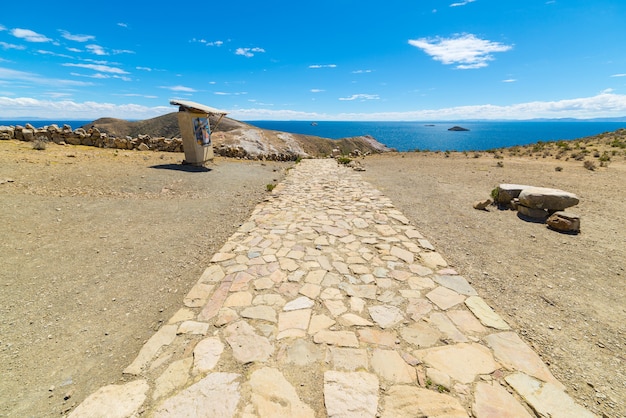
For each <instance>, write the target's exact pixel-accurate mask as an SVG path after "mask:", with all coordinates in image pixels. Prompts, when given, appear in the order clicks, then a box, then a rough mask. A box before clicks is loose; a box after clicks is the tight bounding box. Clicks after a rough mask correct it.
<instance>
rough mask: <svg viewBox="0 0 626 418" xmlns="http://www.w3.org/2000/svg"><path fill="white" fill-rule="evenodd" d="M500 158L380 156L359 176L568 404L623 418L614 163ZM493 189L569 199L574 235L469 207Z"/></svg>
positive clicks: (617, 163)
mask: <svg viewBox="0 0 626 418" xmlns="http://www.w3.org/2000/svg"><path fill="white" fill-rule="evenodd" d="M620 154H621V151H620ZM477 156H479V157H478V158H475V157H477ZM503 157H504V158H501V159H495V158H494V156H493V155H491V154H489V153H480V154H476V155H474V153H469V154H467V155H464V154H462V153H451V154H449V156H448V157H446V156H445V154H444V153H437V154H435V153H404V154H395V155H392V154H390V155H381V156H375V157H368V158H366V159H365V160H363V162H362V164H363V166H364V167H365V169H366V170H367V171H365V172H364V173H363V177H364V178H365V179H366V180H367V181H369V182H370V183H372V184H374V185H375V186H376V187H377V188H378V189H379V190H381V191H382V192H383V193H384V194H386V195H387V196H388V197H389V198H391V200H392V201H393V202H394V204H395V205H396V207H398V208H399V209H400V210H401V211H402V212H403V213H404V214H405V215H406V216H407V217H408V218H409V219H411V221H412V222H414V224H415V225H416V227H417V229H418V230H419V231H420V232H421V233H422V234H423V235H425V236H426V237H427V238H428V239H429V240H430V241H431V243H433V245H434V246H435V248H437V250H438V251H439V252H440V253H441V254H442V255H443V256H444V257H445V258H446V260H447V261H448V263H450V264H451V265H452V266H453V267H455V268H456V269H458V271H459V272H460V273H461V274H462V275H463V276H464V277H465V278H466V279H468V280H469V281H470V283H471V284H472V286H474V288H476V290H477V291H478V293H479V294H480V295H481V296H482V297H483V298H484V299H485V300H486V301H487V302H488V303H489V304H490V305H491V306H492V307H494V308H495V310H496V311H497V312H498V313H500V314H501V316H503V317H504V318H505V320H506V321H507V322H508V323H509V324H510V325H511V326H512V327H513V328H514V329H515V330H516V331H517V332H518V333H519V334H520V336H521V337H522V338H524V339H525V340H526V342H528V343H529V344H530V345H531V346H532V347H533V348H534V349H535V350H536V351H537V352H538V353H539V355H540V356H541V357H542V359H543V360H544V361H545V362H546V363H547V364H549V366H550V369H551V371H552V373H553V374H554V375H555V376H556V377H557V378H558V379H559V380H561V381H562V382H563V383H564V384H565V385H566V386H567V388H568V392H569V393H570V394H571V395H572V396H573V397H574V398H575V399H576V400H577V402H579V403H580V404H582V405H585V406H586V407H588V408H589V409H590V410H591V411H593V412H595V413H596V414H598V415H599V416H606V417H624V416H626V355H625V353H626V228H624V225H626V206H625V200H624V199H625V198H624V196H626V162H625V161H624V157H623V156H620V157H613V158H612V161H611V163H610V164H609V165H608V167H607V168H598V169H596V170H594V171H590V170H588V169H585V168H584V167H583V162H582V161H576V160H573V159H570V160H569V161H564V160H563V159H561V160H557V159H555V158H553V157H551V156H548V157H547V158H543V157H530V156H524V157H518V156H513V157H511V156H508V155H504V156H503ZM498 162H500V165H501V167H499V166H498ZM556 167H561V168H562V171H556V170H555V168H556ZM500 183H516V184H528V185H534V186H544V187H554V188H559V189H562V190H566V191H570V192H573V193H575V194H576V195H577V196H578V197H579V198H580V203H579V204H578V205H577V206H575V207H573V208H571V209H568V211H570V212H573V213H576V214H578V215H580V216H581V233H580V234H578V235H568V234H563V233H559V232H555V231H552V230H550V229H548V228H547V227H546V225H545V224H541V223H532V222H526V221H524V220H522V219H520V218H519V217H518V216H517V212H513V211H509V210H498V209H497V208H495V207H493V206H491V207H489V211H488V212H486V211H479V210H475V209H473V208H472V205H473V203H474V202H475V201H477V200H482V199H486V198H488V197H490V192H491V190H492V189H493V188H494V187H496V186H497V185H498V184H500Z"/></svg>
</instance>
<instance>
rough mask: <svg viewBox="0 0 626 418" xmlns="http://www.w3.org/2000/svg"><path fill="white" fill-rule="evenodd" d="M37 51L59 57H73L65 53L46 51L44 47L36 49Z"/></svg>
mask: <svg viewBox="0 0 626 418" xmlns="http://www.w3.org/2000/svg"><path fill="white" fill-rule="evenodd" d="M37 53H38V54H41V55H50V56H53V57H59V58H69V59H72V58H73V57H72V56H70V55H67V54H59V53H58V52H52V51H46V50H45V49H38V50H37Z"/></svg>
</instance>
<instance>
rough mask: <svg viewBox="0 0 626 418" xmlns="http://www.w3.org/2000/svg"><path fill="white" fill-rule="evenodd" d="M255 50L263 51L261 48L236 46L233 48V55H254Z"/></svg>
mask: <svg viewBox="0 0 626 418" xmlns="http://www.w3.org/2000/svg"><path fill="white" fill-rule="evenodd" d="M257 52H265V50H264V49H263V48H237V49H236V50H235V55H242V56H244V57H247V58H250V57H253V56H254V53H257Z"/></svg>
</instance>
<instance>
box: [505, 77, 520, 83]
mask: <svg viewBox="0 0 626 418" xmlns="http://www.w3.org/2000/svg"><path fill="white" fill-rule="evenodd" d="M516 81H517V80H516V79H514V78H507V79H506V80H502V82H503V83H515V82H516Z"/></svg>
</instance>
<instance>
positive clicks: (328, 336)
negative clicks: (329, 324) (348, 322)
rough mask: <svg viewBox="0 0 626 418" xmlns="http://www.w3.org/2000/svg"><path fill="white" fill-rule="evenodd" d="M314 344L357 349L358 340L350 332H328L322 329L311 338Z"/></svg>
mask: <svg viewBox="0 0 626 418" xmlns="http://www.w3.org/2000/svg"><path fill="white" fill-rule="evenodd" d="M313 341H314V342H315V343H316V344H328V345H334V346H338V347H353V348H358V346H359V340H358V339H357V338H356V335H355V334H354V332H352V331H330V330H327V329H323V330H321V331H319V332H318V333H317V334H315V335H314V336H313Z"/></svg>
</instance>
